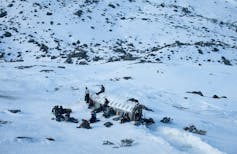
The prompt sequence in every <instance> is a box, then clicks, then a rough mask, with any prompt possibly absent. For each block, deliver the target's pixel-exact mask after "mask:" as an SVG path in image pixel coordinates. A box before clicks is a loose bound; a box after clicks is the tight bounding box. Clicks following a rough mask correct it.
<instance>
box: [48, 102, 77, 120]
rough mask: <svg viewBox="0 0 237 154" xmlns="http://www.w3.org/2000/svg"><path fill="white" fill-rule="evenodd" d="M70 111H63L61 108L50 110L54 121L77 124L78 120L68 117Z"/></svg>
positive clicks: (55, 107)
mask: <svg viewBox="0 0 237 154" xmlns="http://www.w3.org/2000/svg"><path fill="white" fill-rule="evenodd" d="M71 112H72V110H71V109H65V108H63V107H62V106H58V105H56V106H54V107H53V109H52V113H53V114H54V115H55V120H56V121H59V122H60V121H66V122H73V123H78V120H77V119H76V118H73V117H70V114H71Z"/></svg>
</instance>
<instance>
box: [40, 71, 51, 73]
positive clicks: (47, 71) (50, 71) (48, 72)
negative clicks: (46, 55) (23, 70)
mask: <svg viewBox="0 0 237 154" xmlns="http://www.w3.org/2000/svg"><path fill="white" fill-rule="evenodd" d="M40 72H45V73H50V72H54V70H40Z"/></svg>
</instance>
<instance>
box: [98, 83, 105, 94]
mask: <svg viewBox="0 0 237 154" xmlns="http://www.w3.org/2000/svg"><path fill="white" fill-rule="evenodd" d="M103 92H105V87H104V86H103V85H101V88H100V91H99V92H97V93H96V95H99V94H101V93H103Z"/></svg>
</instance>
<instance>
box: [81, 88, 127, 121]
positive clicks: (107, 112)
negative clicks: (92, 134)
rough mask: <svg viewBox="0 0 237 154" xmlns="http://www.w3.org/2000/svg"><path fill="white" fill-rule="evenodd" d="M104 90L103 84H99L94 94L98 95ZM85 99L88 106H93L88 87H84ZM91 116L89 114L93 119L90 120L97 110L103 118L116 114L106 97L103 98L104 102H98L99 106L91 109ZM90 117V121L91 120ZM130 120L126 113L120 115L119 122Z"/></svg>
mask: <svg viewBox="0 0 237 154" xmlns="http://www.w3.org/2000/svg"><path fill="white" fill-rule="evenodd" d="M103 92H105V87H104V86H103V85H101V89H100V91H99V92H97V93H96V95H99V94H101V93H103ZM85 101H86V103H87V104H88V108H91V107H93V106H94V101H93V100H92V99H91V98H90V93H89V89H88V88H87V87H86V89H85ZM92 112H93V113H92V116H91V119H93V120H92V121H93V122H94V121H95V119H96V118H94V117H96V116H94V115H96V113H99V112H103V116H104V117H105V118H109V117H111V116H114V115H116V112H115V110H114V109H113V108H112V107H110V106H109V100H108V99H107V98H105V101H104V104H100V106H99V107H98V108H96V109H94V110H93V111H92ZM91 119H90V121H91ZM129 121H130V118H129V115H128V113H124V114H123V115H122V116H121V119H120V123H125V122H129Z"/></svg>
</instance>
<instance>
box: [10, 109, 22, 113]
mask: <svg viewBox="0 0 237 154" xmlns="http://www.w3.org/2000/svg"><path fill="white" fill-rule="evenodd" d="M8 111H9V112H11V113H18V112H21V110H19V109H16V110H8Z"/></svg>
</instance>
